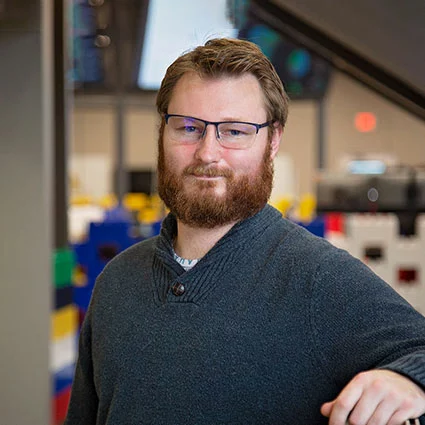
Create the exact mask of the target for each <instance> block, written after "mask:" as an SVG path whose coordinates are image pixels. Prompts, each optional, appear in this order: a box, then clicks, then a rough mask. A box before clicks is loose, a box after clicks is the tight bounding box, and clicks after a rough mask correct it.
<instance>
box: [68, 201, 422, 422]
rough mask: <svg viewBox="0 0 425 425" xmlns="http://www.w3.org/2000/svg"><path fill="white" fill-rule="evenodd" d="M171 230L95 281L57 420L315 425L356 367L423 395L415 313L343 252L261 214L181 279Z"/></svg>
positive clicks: (172, 225) (171, 221) (169, 225)
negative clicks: (385, 373) (397, 379)
mask: <svg viewBox="0 0 425 425" xmlns="http://www.w3.org/2000/svg"><path fill="white" fill-rule="evenodd" d="M176 231H177V224H176V220H175V218H174V217H173V216H172V215H169V216H167V218H166V219H165V220H164V223H163V226H162V230H161V234H160V235H159V236H157V237H155V238H152V239H149V240H146V241H143V242H141V243H139V244H136V245H134V246H132V247H131V248H129V249H128V250H126V251H125V252H123V253H122V254H120V255H119V256H117V257H116V258H114V259H113V260H112V261H111V262H110V263H108V265H107V266H106V267H105V269H104V271H103V272H102V274H101V275H100V276H99V278H98V280H97V282H96V285H95V289H94V292H93V296H92V299H91V303H90V307H89V310H88V312H87V315H86V317H85V320H84V324H83V326H82V329H81V334H80V346H79V358H78V362H77V366H76V372H75V380H74V384H73V390H72V396H71V401H70V407H69V411H68V416H67V419H66V421H65V425H92V424H93V425H94V424H96V425H132V424H134V425H136V424H137V425H140V424H167V425H168V424H170V425H172V424H173V425H180V424H181V425H192V424H193V425H195V424H197V425H200V424H215V425H218V424H229V425H230V424H231V425H241V424H244V425H249V424H252V425H254V424H255V425H257V424H258V425H260V424H261V425H264V424H319V425H320V424H327V418H324V417H322V415H321V414H320V406H321V404H322V403H324V402H326V401H330V400H332V399H334V398H335V397H336V396H337V395H338V394H339V392H340V391H341V390H342V388H343V387H344V386H345V385H346V384H347V383H348V382H349V381H350V379H351V378H352V377H353V376H354V375H355V374H357V373H359V372H361V371H364V370H368V369H372V368H385V369H390V370H393V371H396V372H399V373H401V374H403V375H405V376H408V377H409V378H410V379H412V380H414V381H415V382H416V383H418V384H419V385H421V386H422V387H425V318H424V317H423V316H422V315H421V314H419V313H418V312H417V311H415V310H414V309H413V308H412V307H411V306H410V305H409V304H408V303H407V302H406V301H405V300H404V299H403V298H401V297H400V296H399V295H398V294H397V293H396V292H395V291H394V290H393V289H391V288H390V287H389V286H388V285H387V284H386V283H385V282H383V281H382V280H381V279H380V278H378V277H377V276H376V275H375V274H373V273H372V272H371V271H370V269H369V268H368V267H367V266H365V265H364V264H363V263H362V262H360V261H359V260H357V259H354V258H353V257H352V256H350V255H349V254H348V253H347V252H345V251H342V250H339V249H337V248H335V247H334V246H332V245H331V244H329V243H328V242H327V241H326V240H324V239H322V238H318V237H315V236H313V235H312V234H310V233H309V232H308V231H306V230H305V229H303V228H301V227H300V226H298V225H296V224H294V223H292V222H290V221H288V220H286V219H284V218H283V217H282V216H281V214H280V213H279V212H278V211H277V210H275V209H274V208H273V207H271V206H269V205H267V206H266V207H264V209H263V210H261V211H260V212H259V213H257V214H256V215H254V216H253V217H251V218H249V219H247V220H244V221H242V222H240V223H238V224H236V225H235V226H234V227H233V228H232V229H231V230H230V231H229V232H228V233H227V234H226V235H225V236H224V237H223V238H222V239H220V240H219V241H218V242H217V244H216V245H215V246H214V247H213V248H212V249H211V250H210V251H209V252H208V253H207V254H206V255H205V256H204V257H203V258H202V259H200V261H199V262H198V263H197V264H196V265H195V266H194V267H193V268H192V269H190V270H189V271H187V272H186V271H185V270H184V269H183V268H182V267H181V266H180V265H179V264H178V263H177V262H176V261H175V260H174V258H173V254H172V252H173V251H172V240H173V237H174V236H175V234H176ZM421 423H425V422H424V421H423V418H421Z"/></svg>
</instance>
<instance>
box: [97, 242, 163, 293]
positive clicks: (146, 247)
mask: <svg viewBox="0 0 425 425" xmlns="http://www.w3.org/2000/svg"><path fill="white" fill-rule="evenodd" d="M157 239H158V237H154V238H150V239H146V240H144V241H142V242H138V243H136V244H135V245H132V246H131V247H129V248H127V249H126V250H124V251H123V252H121V253H120V254H118V255H117V256H116V257H114V258H113V259H112V260H111V261H109V262H108V263H107V264H106V266H105V267H104V269H103V270H102V272H101V273H100V274H99V276H98V278H97V280H96V285H95V292H97V291H98V290H99V288H100V287H101V288H102V291H104V290H105V289H106V288H105V287H107V288H110V289H111V290H112V291H115V290H117V288H120V287H121V288H122V287H123V285H125V286H127V285H126V283H125V282H135V281H140V280H141V279H144V278H145V277H146V275H147V274H148V273H150V271H151V268H152V259H153V253H154V250H155V246H156V244H157Z"/></svg>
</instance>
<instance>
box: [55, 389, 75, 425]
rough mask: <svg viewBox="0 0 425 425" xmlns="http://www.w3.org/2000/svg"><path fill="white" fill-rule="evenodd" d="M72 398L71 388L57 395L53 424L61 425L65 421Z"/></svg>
mask: <svg viewBox="0 0 425 425" xmlns="http://www.w3.org/2000/svg"><path fill="white" fill-rule="evenodd" d="M70 397H71V386H69V387H68V388H65V389H64V390H63V391H61V392H60V393H59V394H57V395H56V397H55V400H54V403H53V424H54V425H60V424H61V423H62V422H64V421H65V417H66V413H67V411H68V405H69V399H70Z"/></svg>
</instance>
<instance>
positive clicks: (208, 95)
mask: <svg viewBox="0 0 425 425" xmlns="http://www.w3.org/2000/svg"><path fill="white" fill-rule="evenodd" d="M168 113H170V114H171V113H174V114H181V115H190V116H194V117H198V118H203V119H206V120H211V121H219V120H225V119H240V120H252V121H253V122H256V121H258V120H260V119H262V120H265V119H266V115H267V114H266V110H265V102H264V95H263V91H262V88H261V86H260V84H259V82H258V80H257V79H256V77H254V75H252V74H248V73H247V74H242V75H239V76H227V75H226V76H222V77H219V78H210V77H207V78H206V77H201V76H199V75H198V74H196V73H194V72H190V73H186V74H184V75H183V76H182V77H181V78H180V80H179V81H178V82H177V84H176V86H175V87H174V90H173V92H172V95H171V99H170V103H169V105H168Z"/></svg>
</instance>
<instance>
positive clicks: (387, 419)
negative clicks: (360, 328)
mask: <svg viewBox="0 0 425 425" xmlns="http://www.w3.org/2000/svg"><path fill="white" fill-rule="evenodd" d="M321 413H322V414H323V415H324V416H326V417H328V418H329V424H330V425H345V424H346V423H348V418H349V419H350V422H349V423H350V424H351V423H352V424H376V425H380V424H382V425H401V424H403V423H404V422H405V421H407V420H408V419H410V418H417V417H419V416H421V415H423V414H424V413H425V393H424V391H423V390H422V388H420V387H419V386H418V385H417V384H415V383H414V382H413V381H411V380H410V379H408V378H406V377H404V376H403V375H400V374H398V373H396V372H393V371H390V370H370V371H367V372H362V373H360V374H358V375H356V376H355V377H354V378H353V379H352V380H351V381H350V382H349V383H348V385H347V386H346V387H345V388H344V389H343V390H342V391H341V393H340V394H339V395H338V397H337V398H336V399H335V400H333V401H330V402H328V403H325V404H324V405H323V406H322V408H321Z"/></svg>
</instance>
